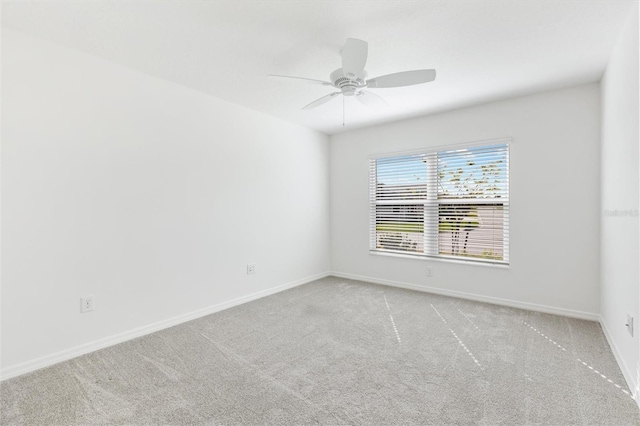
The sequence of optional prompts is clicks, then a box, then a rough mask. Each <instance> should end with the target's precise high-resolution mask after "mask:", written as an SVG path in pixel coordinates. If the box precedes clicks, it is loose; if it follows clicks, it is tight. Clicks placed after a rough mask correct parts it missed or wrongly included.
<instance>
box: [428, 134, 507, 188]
mask: <svg viewBox="0 0 640 426" xmlns="http://www.w3.org/2000/svg"><path fill="white" fill-rule="evenodd" d="M507 155H508V151H507V146H506V145H496V146H486V147H471V148H461V149H456V150H451V151H440V152H438V198H439V199H447V198H449V199H451V198H458V199H459V198H470V199H472V198H506V197H507V196H508V185H507V183H508V182H507V167H508V163H507Z"/></svg>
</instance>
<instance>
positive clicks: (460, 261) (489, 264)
mask: <svg viewBox="0 0 640 426" xmlns="http://www.w3.org/2000/svg"><path fill="white" fill-rule="evenodd" d="M369 254H372V255H374V256H387V257H400V258H404V259H416V260H423V261H425V260H426V261H430V262H441V263H456V264H459V265H471V266H481V267H485V268H486V267H489V268H497V269H509V266H510V265H509V264H508V263H492V262H479V261H474V260H463V259H447V258H443V257H431V256H420V255H411V254H402V253H389V252H384V251H377V250H369Z"/></svg>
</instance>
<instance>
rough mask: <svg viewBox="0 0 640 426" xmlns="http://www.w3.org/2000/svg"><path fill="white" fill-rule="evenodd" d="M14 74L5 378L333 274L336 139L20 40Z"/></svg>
mask: <svg viewBox="0 0 640 426" xmlns="http://www.w3.org/2000/svg"><path fill="white" fill-rule="evenodd" d="M2 67H3V70H2V71H3V72H2V85H3V89H4V91H3V92H4V93H3V99H2V102H3V115H2V121H3V123H2V124H3V127H2V150H3V153H2V154H3V155H2V196H3V202H2V227H3V240H2V253H3V259H2V260H3V270H2V372H3V373H2V376H3V378H6V377H8V376H10V375H14V374H17V373H20V372H23V371H26V370H28V369H30V368H33V367H36V366H41V365H44V364H46V363H48V362H52V361H55V360H59V359H63V358H64V357H66V356H68V355H72V354H76V353H78V352H82V351H83V350H86V349H92V348H95V347H96V345H95V342H96V341H97V340H99V339H105V338H106V339H107V340H108V338H110V337H111V338H113V337H114V336H116V338H127V337H131V334H126V333H127V332H131V330H134V329H136V328H137V327H144V326H148V325H149V324H154V323H157V322H162V321H166V320H168V319H171V318H174V317H176V316H180V315H183V314H187V313H190V312H193V311H195V310H198V309H202V308H207V307H211V306H213V305H217V304H220V303H225V302H229V301H232V300H234V299H237V298H241V297H243V296H247V295H251V294H254V293H256V292H261V291H267V292H268V291H269V290H273V289H274V288H276V287H278V286H281V285H286V284H295V283H300V282H302V281H304V280H307V279H310V278H312V277H314V276H317V275H318V274H324V273H326V272H327V271H328V270H329V252H328V249H329V208H328V205H329V199H328V197H329V193H328V190H329V178H328V160H329V142H328V137H327V136H325V135H322V134H320V133H317V132H314V131H311V130H308V129H305V128H302V127H299V126H297V125H292V124H289V123H285V122H283V121H280V120H278V119H275V118H273V117H271V116H268V115H264V114H261V113H257V112H254V111H250V110H247V109H245V108H242V107H240V106H237V105H234V104H230V103H227V102H224V101H221V100H218V99H215V98H212V97H209V96H206V95H203V94H200V93H198V92H196V91H193V90H190V89H187V88H184V87H182V86H179V85H176V84H172V83H168V82H166V81H163V80H160V79H156V78H153V77H150V76H147V75H144V74H141V73H138V72H134V71H132V70H129V69H127V68H124V67H120V66H117V65H114V64H111V63H109V62H105V61H103V60H100V59H97V58H94V57H91V56H89V55H86V54H84V53H81V52H78V51H73V50H70V49H67V48H63V47H60V46H57V45H54V44H50V43H48V42H44V41H40V40H37V39H35V38H31V37H29V36H26V35H23V34H21V33H19V32H15V31H11V30H3V32H2ZM249 262H254V263H256V264H257V274H256V275H252V276H247V275H246V273H245V266H246V264H247V263H249ZM85 295H93V296H95V306H96V310H95V312H92V313H87V314H80V301H79V299H80V297H81V296H85ZM182 319H184V317H183V318H182ZM165 325H166V324H165ZM143 331H144V330H143ZM146 331H149V329H146ZM121 333H125V334H124V335H123V334H121ZM134 334H135V333H134ZM118 336H119V337H118ZM92 342H93V343H94V344H93V346H92ZM105 342H106V341H102V343H101V344H105ZM99 343H100V342H99ZM60 351H62V352H61V353H58V352H60ZM56 353H57V354H56Z"/></svg>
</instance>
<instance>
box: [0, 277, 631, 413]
mask: <svg viewBox="0 0 640 426" xmlns="http://www.w3.org/2000/svg"><path fill="white" fill-rule="evenodd" d="M0 393H1V403H2V406H1V411H0V422H1V423H2V424H7V425H13V424H26V425H71V424H82V425H89V424H128V425H162V424H166V425H191V424H193V425H196V424H212V425H213V424H221V425H234V424H256V425H257V424H286V425H294V424H297V425H307V424H331V425H333V424H358V425H396V424H398V425H399V424H438V425H448V424H451V425H454V424H455V425H463V424H464V425H466V424H481V425H529V424H546V425H574V424H576V425H578V424H579V425H607V424H610V425H639V424H640V417H639V414H638V408H637V406H636V404H635V402H634V401H633V399H632V398H631V395H630V392H629V389H628V388H627V386H626V384H625V381H624V379H623V377H622V374H621V372H620V370H619V368H618V366H617V364H616V362H615V360H614V357H613V355H612V353H611V350H610V348H609V346H608V344H607V342H606V339H605V337H604V335H603V333H602V330H601V328H600V325H599V324H598V323H595V322H590V321H583V320H578V319H571V318H565V317H561V316H555V315H547V314H542V313H537V312H530V311H525V310H520V309H514V308H507V307H502V306H496V305H491V304H486V303H478V302H472V301H467V300H461V299H456V298H451V297H444V296H438V295H433V294H428V293H420V292H415V291H410V290H403V289H397V288H390V287H385V286H379V285H374V284H367V283H362V282H357V281H351V280H346V279H339V278H334V277H330V278H325V279H322V280H318V281H314V282H312V283H309V284H306V285H303V286H300V287H296V288H294V289H291V290H288V291H285V292H282V293H278V294H275V295H273V296H270V297H266V298H263V299H260V300H257V301H254V302H251V303H247V304H244V305H241V306H237V307H235V308H231V309H228V310H225V311H223V312H219V313H216V314H213V315H209V316H207V317H203V318H201V319H198V320H194V321H190V322H188V323H184V324H181V325H179V326H176V327H172V328H170V329H166V330H163V331H160V332H157V333H154V334H151V335H148V336H145V337H141V338H138V339H135V340H131V341H129V342H125V343H122V344H119V345H116V346H113V347H110V348H107V349H103V350H100V351H97V352H94V353H91V354H88V355H84V356H81V357H78V358H75V359H72V360H70V361H67V362H63V363H60V364H57V365H55V366H52V367H49V368H46V369H43V370H39V371H36V372H34V373H31V374H27V375H24V376H21V377H17V378H14V379H11V380H7V381H4V382H2V385H1V387H0Z"/></svg>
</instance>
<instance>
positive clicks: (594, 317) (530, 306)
mask: <svg viewBox="0 0 640 426" xmlns="http://www.w3.org/2000/svg"><path fill="white" fill-rule="evenodd" d="M331 275H332V276H334V277H339V278H347V279H351V280H357V281H365V282H370V283H374V284H382V285H388V286H391V287H399V288H406V289H408V290H416V291H421V292H424V293H433V294H439V295H442V296H451V297H457V298H460V299H467V300H474V301H476V302H485V303H491V304H494V305H501V306H508V307H510V308H519V309H526V310H528V311H536V312H544V313H546V314H554V315H561V316H564V317H571V318H578V319H585V320H589V321H596V322H597V321H599V320H600V315H599V314H596V313H591V312H583V311H576V310H573V309H565V308H557V307H554V306H546V305H538V304H535V303H527V302H520V301H517V300H510V299H501V298H498V297H491V296H483V295H480V294H473V293H465V292H462V291H455V290H446V289H442V288H437V287H429V286H422V285H417V284H410V283H405V282H400V281H391V280H385V279H380V278H374V277H366V276H362V275H355V274H348V273H344V272H336V271H334V272H331Z"/></svg>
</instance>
